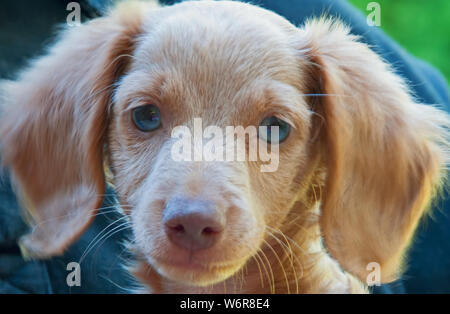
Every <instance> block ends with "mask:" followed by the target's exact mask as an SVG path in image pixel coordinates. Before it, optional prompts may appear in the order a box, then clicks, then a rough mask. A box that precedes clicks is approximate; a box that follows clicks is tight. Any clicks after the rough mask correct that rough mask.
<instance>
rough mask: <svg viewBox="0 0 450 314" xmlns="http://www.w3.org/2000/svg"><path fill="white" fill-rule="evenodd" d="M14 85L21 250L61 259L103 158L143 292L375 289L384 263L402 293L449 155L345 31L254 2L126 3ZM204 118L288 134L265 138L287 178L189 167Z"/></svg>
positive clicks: (4, 124) (96, 193)
mask: <svg viewBox="0 0 450 314" xmlns="http://www.w3.org/2000/svg"><path fill="white" fill-rule="evenodd" d="M2 91H3V92H2V93H3V95H2V96H3V98H4V100H5V102H4V112H3V113H2V115H1V121H0V141H1V142H0V143H1V149H2V151H1V152H2V157H3V163H4V165H5V166H7V167H9V168H10V169H11V171H12V173H13V175H14V179H15V182H16V184H17V186H18V191H20V193H21V196H22V199H23V201H24V206H25V207H26V209H27V210H28V211H29V212H30V213H31V216H32V217H33V224H34V228H33V230H32V232H31V233H30V234H29V235H27V236H25V237H24V238H23V239H22V240H21V245H22V248H23V249H24V252H26V254H28V255H30V256H33V257H38V258H48V257H51V256H54V255H59V254H63V252H64V250H65V249H67V248H68V247H69V246H70V244H71V243H72V242H73V241H74V240H76V239H77V238H78V237H79V236H80V235H81V234H82V233H83V231H84V230H85V229H86V228H87V227H88V226H89V224H90V223H91V221H92V220H93V217H94V215H95V213H96V211H97V208H99V206H100V205H101V203H102V199H103V195H104V192H105V182H106V179H105V171H104V167H103V164H106V165H107V167H108V168H109V170H110V171H111V173H112V178H111V181H112V183H113V184H114V186H115V189H116V192H117V195H118V197H119V201H120V204H121V206H122V208H123V210H124V212H125V214H126V216H127V219H128V222H129V224H130V227H131V228H132V230H133V236H134V239H133V241H132V248H131V249H132V250H133V251H135V252H136V255H137V262H136V265H135V267H133V269H132V270H131V271H132V273H133V274H134V275H135V276H136V278H138V279H139V281H140V282H141V283H142V285H143V291H145V292H157V293H185V292H190V293H191V292H198V293H205V292H216V293H221V292H238V293H270V292H271V293H335V292H340V293H347V292H365V291H366V286H367V284H368V283H370V282H368V281H367V278H368V276H369V275H370V274H371V272H372V270H373V269H377V267H379V269H378V270H379V279H380V281H381V282H390V281H392V280H394V279H395V278H396V277H397V276H398V275H399V273H400V271H401V269H402V258H403V254H404V252H405V250H406V249H407V247H408V245H409V243H410V240H411V238H412V236H413V233H414V230H415V228H416V226H417V224H418V222H419V220H420V218H421V216H422V214H423V213H424V211H425V209H426V208H427V205H428V204H429V202H430V200H431V199H432V197H433V196H434V195H435V191H436V188H437V187H439V185H440V180H441V176H442V175H443V172H442V169H444V168H445V163H446V161H447V151H446V144H445V138H446V136H447V134H446V131H445V130H446V129H445V128H444V127H443V126H446V125H447V123H448V119H447V117H446V116H445V114H444V113H443V112H440V111H438V110H437V109H435V108H433V107H431V106H425V105H422V104H417V103H415V102H414V100H413V99H412V98H411V96H410V95H409V94H408V90H407V87H406V85H405V83H404V82H403V81H402V79H401V78H400V77H398V76H397V75H395V74H394V73H393V72H392V70H391V69H390V67H389V66H388V65H387V64H386V63H384V62H383V61H382V60H381V59H380V57H379V56H377V55H376V54H375V53H374V52H372V51H371V50H370V49H369V48H368V47H367V46H366V45H365V44H363V43H360V42H358V38H357V37H355V36H353V35H351V34H349V30H348V28H347V27H345V26H344V25H342V24H341V23H339V22H337V21H331V20H328V19H318V20H311V21H309V22H308V23H306V25H304V26H302V27H300V28H297V27H295V26H293V25H292V24H290V23H289V22H288V21H286V20H285V19H284V18H282V17H280V16H278V15H276V14H274V13H272V12H270V11H267V10H264V9H261V8H258V7H256V6H253V5H249V4H243V3H239V2H230V1H220V2H214V1H198V2H197V1H190V2H184V3H181V4H177V5H174V6H169V7H158V6H156V5H154V4H153V3H126V4H123V5H120V6H119V7H117V8H116V9H114V10H113V11H112V12H111V13H110V14H108V15H107V16H106V17H103V18H98V19H95V20H93V21H91V22H89V23H87V24H85V25H82V26H79V27H75V28H71V29H68V30H66V31H64V32H63V33H62V35H61V38H60V40H59V41H58V42H57V44H56V45H54V46H53V47H52V48H51V49H50V51H49V52H48V54H47V55H46V56H44V57H42V58H40V59H38V60H36V62H34V63H33V64H32V66H31V67H30V68H29V69H28V70H26V71H24V72H23V73H22V75H21V76H20V78H19V79H18V80H17V81H14V82H8V83H6V84H4V85H3V88H2ZM196 118H200V119H201V121H202V123H203V127H207V126H216V127H219V128H223V129H225V128H226V126H242V127H243V128H247V127H252V126H254V127H259V126H275V127H277V130H278V133H277V137H275V140H274V138H271V139H269V138H267V136H266V137H265V136H263V134H261V133H258V134H257V135H256V141H257V143H258V145H260V144H261V145H262V144H265V145H268V146H270V147H271V151H272V152H276V156H275V157H276V158H278V164H277V168H276V169H275V171H269V172H264V171H261V167H260V166H261V165H262V164H264V161H263V160H260V159H256V160H252V161H249V160H244V161H239V160H236V161H234V160H233V161H228V162H221V161H205V160H202V161H177V160H174V158H173V154H172V153H173V149H172V148H173V144H174V142H175V140H174V138H173V137H172V133H173V132H172V131H173V130H174V129H175V128H176V127H178V126H185V127H187V128H192V127H193V124H194V122H193V121H195V119H196ZM266 135H267V134H266ZM251 140H255V136H253V137H252V136H249V138H248V142H251ZM247 144H248V143H247ZM374 265H375V266H374ZM368 266H369V267H368ZM372 266H373V267H374V268H371V267H372ZM375 277H376V276H375Z"/></svg>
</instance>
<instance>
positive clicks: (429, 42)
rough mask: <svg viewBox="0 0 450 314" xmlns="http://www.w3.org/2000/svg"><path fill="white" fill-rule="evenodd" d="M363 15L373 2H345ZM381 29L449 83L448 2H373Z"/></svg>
mask: <svg viewBox="0 0 450 314" xmlns="http://www.w3.org/2000/svg"><path fill="white" fill-rule="evenodd" d="M349 1H350V2H351V3H352V4H353V5H354V6H356V7H357V8H358V9H360V10H362V11H363V13H364V14H365V15H366V16H367V15H368V14H369V13H370V12H371V11H367V10H366V8H367V4H368V3H369V2H372V1H374V0H349ZM376 2H378V3H379V4H380V7H381V28H382V29H383V30H384V31H385V32H386V33H387V34H388V35H389V36H391V37H392V38H394V40H396V41H397V42H398V43H399V44H400V45H401V46H403V47H404V48H405V49H406V50H407V51H409V52H410V53H411V54H413V55H414V56H416V57H419V58H421V59H423V60H426V61H428V62H429V63H430V64H432V65H433V66H435V67H436V68H438V69H439V70H440V71H441V72H442V74H444V76H445V77H446V78H447V82H450V0H377V1H376Z"/></svg>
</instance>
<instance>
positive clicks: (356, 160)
mask: <svg viewBox="0 0 450 314" xmlns="http://www.w3.org/2000/svg"><path fill="white" fill-rule="evenodd" d="M300 38H301V43H300V47H299V49H300V51H301V53H302V55H303V56H304V58H305V61H306V62H304V64H306V65H305V67H307V68H308V65H309V70H310V71H309V76H310V78H309V80H310V82H309V89H310V90H309V91H310V92H312V93H319V94H324V95H322V96H320V97H317V98H316V99H315V101H316V103H315V105H314V107H313V110H314V111H316V113H317V115H316V117H317V122H318V123H317V124H315V127H316V128H319V127H321V128H322V129H321V137H320V141H318V143H319V144H318V145H321V149H322V153H321V155H322V156H324V159H325V160H324V162H325V165H326V169H327V179H326V182H325V189H324V195H323V198H322V213H321V228H322V233H323V237H324V240H325V245H326V248H327V249H328V250H329V252H330V254H331V255H332V256H333V257H334V258H336V259H337V260H338V261H339V263H340V264H341V266H342V267H343V268H344V269H345V270H347V271H348V272H350V273H352V274H354V275H356V276H358V277H359V278H360V279H361V280H363V281H364V282H366V278H367V276H368V275H369V273H370V272H371V271H372V270H374V269H376V268H373V269H372V268H371V267H372V266H373V265H376V264H370V263H378V265H379V266H380V271H381V273H380V275H381V281H382V282H389V281H392V280H394V279H396V278H397V276H398V275H399V272H400V271H401V265H402V260H403V254H404V251H405V249H406V248H407V247H408V245H409V243H410V241H411V238H412V236H413V233H414V230H415V229H416V226H417V224H418V222H419V220H420V218H421V216H422V214H423V213H424V211H425V209H426V208H427V206H428V205H429V202H430V200H431V199H432V197H433V196H434V195H435V192H436V188H437V187H438V186H439V185H440V181H441V176H442V174H443V169H444V168H445V164H446V162H447V147H446V146H447V145H446V141H445V139H446V137H447V132H448V131H447V130H448V129H447V126H448V121H449V120H448V118H447V115H446V114H445V113H444V112H441V111H439V110H437V109H435V108H433V107H432V106H430V105H421V104H417V103H415V102H414V100H413V99H412V97H411V96H410V95H409V94H408V91H407V88H406V85H405V84H404V82H403V81H402V79H401V78H400V77H399V76H397V75H395V74H394V73H393V71H392V70H391V69H390V68H389V66H388V65H387V64H386V63H385V62H383V61H382V60H381V58H380V57H379V56H378V55H377V54H375V53H374V52H373V51H372V50H371V49H369V47H367V45H365V44H363V43H360V42H358V39H357V38H356V37H355V36H353V35H351V34H349V30H348V29H347V28H346V27H345V26H343V25H342V24H341V23H338V22H332V21H330V20H326V19H320V20H313V21H310V22H309V23H307V24H306V26H305V27H304V28H302V29H300ZM371 265H372V266H371ZM368 266H369V267H368Z"/></svg>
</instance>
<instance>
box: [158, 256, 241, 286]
mask: <svg viewBox="0 0 450 314" xmlns="http://www.w3.org/2000/svg"><path fill="white" fill-rule="evenodd" d="M150 264H151V265H152V266H153V267H154V268H155V269H156V271H157V272H158V273H159V274H160V275H161V276H163V277H165V278H167V279H169V280H171V281H174V282H177V283H180V284H183V285H186V286H196V287H204V286H211V285H213V284H217V283H220V282H222V281H225V280H226V279H228V278H230V277H231V276H233V275H234V274H235V273H237V272H238V271H239V270H240V269H241V268H242V267H243V266H244V264H245V260H242V261H237V262H234V263H227V264H226V265H222V264H220V265H200V264H193V263H180V264H174V263H171V262H170V261H164V262H162V261H155V260H151V262H150Z"/></svg>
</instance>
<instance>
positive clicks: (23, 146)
mask: <svg viewBox="0 0 450 314" xmlns="http://www.w3.org/2000/svg"><path fill="white" fill-rule="evenodd" d="M145 8H146V7H144V6H142V5H140V4H138V3H133V4H128V5H121V6H119V7H118V8H116V9H115V10H114V11H112V12H111V14H109V15H108V16H106V17H103V18H99V19H96V20H93V21H91V22H89V23H87V24H85V25H82V26H79V27H74V28H72V29H68V30H66V31H64V32H63V33H62V36H61V39H60V40H59V42H58V43H57V44H56V45H55V46H54V47H52V48H51V49H50V51H49V53H48V55H46V56H45V57H42V58H40V59H38V60H37V61H36V62H35V63H34V64H33V65H32V66H31V68H30V69H29V70H27V71H25V72H24V73H23V74H22V75H21V77H20V78H19V79H18V80H17V81H15V82H10V83H7V84H5V85H4V86H3V90H4V93H5V95H3V96H4V98H5V101H6V103H5V104H3V106H4V111H5V112H3V113H2V116H1V121H0V143H1V153H2V158H3V163H4V165H5V166H7V167H9V168H10V169H11V172H12V175H13V178H14V180H15V183H16V184H17V186H18V190H19V193H20V196H21V198H22V199H23V201H24V205H25V207H26V209H27V210H28V212H29V213H30V214H31V218H32V220H33V222H32V223H33V229H32V232H31V233H30V234H28V235H27V236H25V237H24V238H22V240H21V247H22V248H23V249H24V252H25V254H28V255H29V256H32V257H40V258H45V257H50V256H53V255H58V254H62V253H63V251H64V249H66V248H67V247H68V246H69V245H70V244H71V243H72V242H73V241H74V240H75V239H76V238H77V237H78V236H79V235H81V233H82V232H83V231H84V230H85V229H86V228H87V227H88V226H89V224H90V222H91V220H92V219H93V217H94V214H95V212H96V208H98V207H99V206H100V205H101V202H102V200H103V197H102V195H103V194H104V191H105V179H104V173H103V166H102V153H103V144H104V143H103V138H104V134H105V130H106V128H107V122H108V106H109V103H110V96H111V92H112V88H113V85H114V83H115V81H116V79H117V78H118V76H119V75H120V73H121V72H123V71H124V70H125V69H126V66H127V63H128V61H129V60H128V59H129V55H130V54H131V53H132V51H133V49H134V44H135V41H136V37H137V36H138V35H139V33H140V32H141V20H142V18H143V15H144V12H145Z"/></svg>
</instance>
